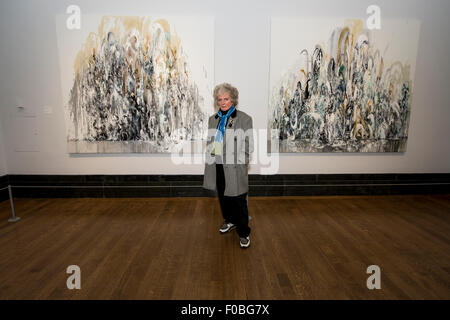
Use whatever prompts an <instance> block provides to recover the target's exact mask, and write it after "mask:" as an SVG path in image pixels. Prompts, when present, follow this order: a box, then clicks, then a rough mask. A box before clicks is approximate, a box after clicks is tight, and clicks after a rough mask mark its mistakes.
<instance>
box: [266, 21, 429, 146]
mask: <svg viewBox="0 0 450 320" xmlns="http://www.w3.org/2000/svg"><path fill="white" fill-rule="evenodd" d="M419 31H420V23H419V22H418V21H412V20H405V21H385V20H382V24H381V29H379V30H367V29H366V28H365V27H364V21H363V20H359V19H351V20H350V19H348V20H344V19H321V20H320V19H315V20H307V19H301V20H297V19H285V18H274V19H272V21H271V58H270V61H271V64H270V96H269V115H268V127H269V129H272V130H275V131H274V132H276V136H275V138H277V141H278V139H279V152H404V151H406V143H407V138H408V124H409V118H410V114H411V98H412V91H413V80H414V71H415V64H416V55H417V47H418V40H419ZM272 139H274V137H273V136H272Z"/></svg>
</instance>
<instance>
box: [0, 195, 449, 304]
mask: <svg viewBox="0 0 450 320" xmlns="http://www.w3.org/2000/svg"><path fill="white" fill-rule="evenodd" d="M15 209H16V215H17V216H19V217H21V220H20V221H19V222H16V223H9V222H8V221H7V220H8V218H9V217H10V215H11V212H10V206H9V201H3V202H1V203H0V248H1V249H0V252H1V253H0V299H154V300H159V299H193V300H205V299H219V300H220V299H230V300H234V299H243V300H245V299H249V300H278V299H284V300H297V299H450V195H393V196H329V197H326V196H322V197H251V198H250V199H249V211H250V215H251V216H252V218H253V219H252V220H251V222H250V227H251V228H252V233H251V247H250V248H249V249H245V250H244V249H241V248H240V247H239V238H238V236H237V234H236V231H233V232H230V233H227V234H224V235H222V234H220V233H219V231H218V228H219V226H220V224H221V222H222V218H221V215H220V208H219V204H218V200H217V199H214V198H149V199H143V198H139V199H73V198H71V199H15ZM69 265H78V266H79V267H80V268H81V289H80V290H69V289H67V286H66V280H67V278H68V277H69V276H70V275H69V274H67V273H66V268H67V267H68V266H69ZM370 265H378V266H379V267H380V269H381V289H380V290H369V289H368V288H367V286H366V281H367V279H368V277H369V276H370V274H367V273H366V270H367V267H368V266H370Z"/></svg>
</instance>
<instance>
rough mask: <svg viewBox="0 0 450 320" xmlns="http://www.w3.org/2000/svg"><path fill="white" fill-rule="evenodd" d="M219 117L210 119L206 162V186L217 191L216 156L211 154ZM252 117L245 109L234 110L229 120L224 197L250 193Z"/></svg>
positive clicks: (204, 184) (224, 153) (225, 139)
mask: <svg viewBox="0 0 450 320" xmlns="http://www.w3.org/2000/svg"><path fill="white" fill-rule="evenodd" d="M219 121H220V119H219V116H218V115H217V114H215V115H212V116H211V117H210V118H209V120H208V139H207V142H206V163H205V174H204V176H203V188H205V189H208V190H216V157H215V156H211V149H212V146H213V142H214V137H215V134H216V130H217V126H218V124H219ZM252 122H253V121H252V118H251V117H250V116H249V115H248V114H246V113H245V112H242V111H239V110H235V111H234V112H233V113H232V114H231V115H230V118H229V119H228V123H227V125H226V129H225V136H224V139H223V156H222V159H223V171H224V174H225V192H224V195H225V196H229V197H234V196H238V195H241V194H243V193H246V192H248V164H249V162H250V155H251V153H252V152H253V150H254V147H253V141H254V140H253V123H252Z"/></svg>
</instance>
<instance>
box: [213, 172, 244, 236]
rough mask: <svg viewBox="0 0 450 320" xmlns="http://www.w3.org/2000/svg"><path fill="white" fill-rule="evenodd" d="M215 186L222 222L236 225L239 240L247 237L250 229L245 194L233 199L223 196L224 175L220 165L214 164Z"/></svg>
mask: <svg viewBox="0 0 450 320" xmlns="http://www.w3.org/2000/svg"><path fill="white" fill-rule="evenodd" d="M216 186H217V193H218V196H219V203H220V209H221V211H222V216H223V218H224V220H225V221H226V222H231V223H233V224H235V225H236V231H237V233H238V235H239V237H240V238H245V237H248V236H249V235H250V230H251V229H250V227H249V226H248V206H247V193H244V194H241V195H238V196H235V197H228V196H225V195H224V192H225V174H224V171H223V165H222V164H216Z"/></svg>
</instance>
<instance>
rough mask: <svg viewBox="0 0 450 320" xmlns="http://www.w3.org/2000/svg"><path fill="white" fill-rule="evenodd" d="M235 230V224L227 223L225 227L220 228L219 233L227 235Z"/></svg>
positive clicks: (224, 224)
mask: <svg viewBox="0 0 450 320" xmlns="http://www.w3.org/2000/svg"><path fill="white" fill-rule="evenodd" d="M234 228H236V226H235V225H234V224H233V223H230V222H226V221H225V222H224V223H223V225H222V226H221V227H220V229H219V231H220V233H226V232H228V231H231V230H233V229H234Z"/></svg>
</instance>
